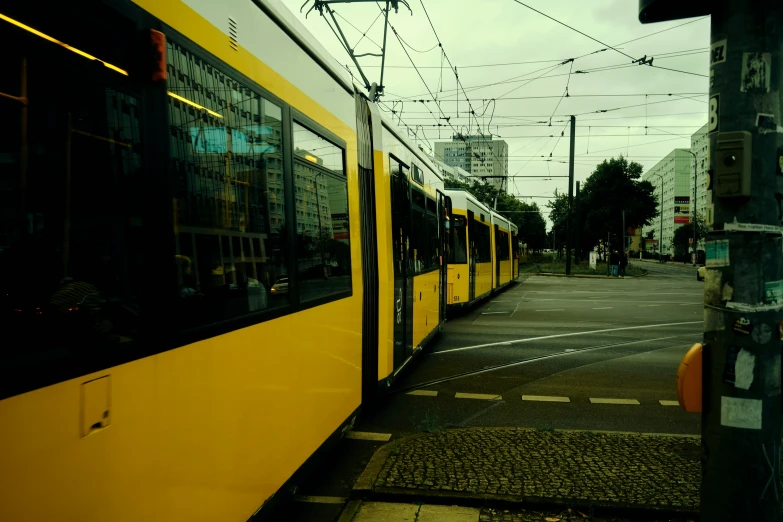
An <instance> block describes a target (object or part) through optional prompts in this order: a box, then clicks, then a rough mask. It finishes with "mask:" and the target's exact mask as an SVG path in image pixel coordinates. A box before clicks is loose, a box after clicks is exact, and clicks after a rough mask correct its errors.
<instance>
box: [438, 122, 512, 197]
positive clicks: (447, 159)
mask: <svg viewBox="0 0 783 522" xmlns="http://www.w3.org/2000/svg"><path fill="white" fill-rule="evenodd" d="M435 158H436V159H438V160H440V161H442V162H444V163H446V164H447V165H449V166H451V167H458V168H460V169H463V170H464V171H466V172H468V173H469V175H470V176H471V177H473V178H481V177H485V176H486V177H487V181H488V182H489V183H491V184H492V185H494V186H496V187H503V188H507V187H508V184H507V181H508V179H507V178H508V144H507V143H506V142H505V141H503V140H493V139H492V137H491V136H485V135H482V134H479V135H476V136H454V137H453V138H452V140H451V141H437V142H435Z"/></svg>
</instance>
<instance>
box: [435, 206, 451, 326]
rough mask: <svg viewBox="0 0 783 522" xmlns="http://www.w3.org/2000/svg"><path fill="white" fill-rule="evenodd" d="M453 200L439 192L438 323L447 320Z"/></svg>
mask: <svg viewBox="0 0 783 522" xmlns="http://www.w3.org/2000/svg"><path fill="white" fill-rule="evenodd" d="M450 220H451V198H449V197H448V196H446V195H445V194H443V193H442V192H441V191H438V262H439V263H440V274H439V278H438V279H439V281H438V323H440V322H441V321H443V320H444V319H445V318H446V281H447V280H448V279H447V278H448V271H447V260H448V244H449V240H448V238H449V236H448V233H449V225H451V222H450Z"/></svg>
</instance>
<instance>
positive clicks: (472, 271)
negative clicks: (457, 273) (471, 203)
mask: <svg viewBox="0 0 783 522" xmlns="http://www.w3.org/2000/svg"><path fill="white" fill-rule="evenodd" d="M475 298H476V220H475V219H473V212H472V211H470V210H468V302H469V303H472V302H473V300H474V299H475Z"/></svg>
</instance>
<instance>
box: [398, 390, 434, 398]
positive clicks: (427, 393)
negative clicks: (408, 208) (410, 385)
mask: <svg viewBox="0 0 783 522" xmlns="http://www.w3.org/2000/svg"><path fill="white" fill-rule="evenodd" d="M405 395H421V396H423V397H437V396H438V392H436V391H435V390H413V391H409V392H408V393H406V394H405Z"/></svg>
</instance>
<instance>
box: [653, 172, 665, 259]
mask: <svg viewBox="0 0 783 522" xmlns="http://www.w3.org/2000/svg"><path fill="white" fill-rule="evenodd" d="M652 175H653V176H658V179H660V180H661V196H660V206H661V208H660V213H661V236H660V237H659V238H658V262H659V263H663V174H655V173H653V174H652Z"/></svg>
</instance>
